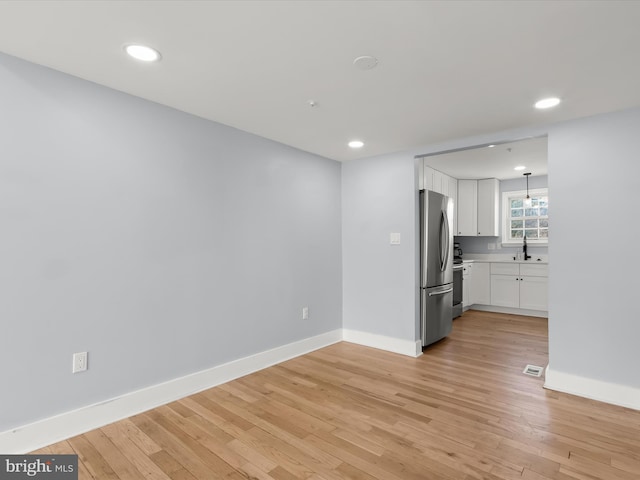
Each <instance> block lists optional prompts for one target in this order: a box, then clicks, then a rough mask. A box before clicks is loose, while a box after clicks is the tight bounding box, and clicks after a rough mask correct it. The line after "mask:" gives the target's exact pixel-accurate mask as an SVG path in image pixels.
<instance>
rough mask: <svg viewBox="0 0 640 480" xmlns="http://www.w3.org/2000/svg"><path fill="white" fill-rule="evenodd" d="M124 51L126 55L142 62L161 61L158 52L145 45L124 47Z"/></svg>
mask: <svg viewBox="0 0 640 480" xmlns="http://www.w3.org/2000/svg"><path fill="white" fill-rule="evenodd" d="M124 51H125V52H127V55H129V56H130V57H133V58H135V59H136V60H140V61H143V62H158V61H160V59H162V55H160V52H159V51H157V50H156V49H154V48H151V47H147V46H146V45H138V44H134V45H125V46H124Z"/></svg>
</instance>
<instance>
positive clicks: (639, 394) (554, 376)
mask: <svg viewBox="0 0 640 480" xmlns="http://www.w3.org/2000/svg"><path fill="white" fill-rule="evenodd" d="M544 388H548V389H549V390H556V391H558V392H563V393H570V394H571V395H578V396H579V397H586V398H590V399H592V400H598V401H599V402H605V403H611V404H613V405H620V406H622V407H627V408H633V409H634V410H640V388H634V387H628V386H626V385H619V384H616V383H609V382H604V381H602V380H595V379H593V378H586V377H579V376H577V375H572V374H569V373H564V372H557V371H555V370H552V369H550V368H549V367H548V366H547V371H546V374H545V382H544Z"/></svg>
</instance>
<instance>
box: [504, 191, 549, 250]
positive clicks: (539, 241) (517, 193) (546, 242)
mask: <svg viewBox="0 0 640 480" xmlns="http://www.w3.org/2000/svg"><path fill="white" fill-rule="evenodd" d="M526 194H527V191H526V190H515V191H511V192H502V203H501V204H500V207H501V209H502V245H504V246H506V247H514V246H518V245H522V243H523V242H522V241H514V240H510V239H509V231H510V229H509V226H508V220H509V214H508V213H507V212H510V208H507V207H508V205H507V201H508V199H509V197H517V196H525V195H526ZM529 195H546V196H547V197H548V196H549V189H548V188H530V189H529ZM527 245H542V246H544V245H549V239H548V238H545V239H533V238H527Z"/></svg>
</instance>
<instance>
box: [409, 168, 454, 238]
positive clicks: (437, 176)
mask: <svg viewBox="0 0 640 480" xmlns="http://www.w3.org/2000/svg"><path fill="white" fill-rule="evenodd" d="M420 166H421V172H420V179H419V182H418V184H419V185H420V188H424V189H425V190H431V191H433V192H438V193H441V194H442V195H446V196H447V197H450V198H452V199H453V232H454V235H457V233H455V232H457V228H458V227H457V223H458V213H457V211H458V180H457V179H455V178H453V177H450V176H449V175H447V174H445V173H442V172H439V171H438V170H434V169H433V168H431V167H430V166H428V165H427V164H426V163H425V161H424V160H423V161H422V162H421V165H420Z"/></svg>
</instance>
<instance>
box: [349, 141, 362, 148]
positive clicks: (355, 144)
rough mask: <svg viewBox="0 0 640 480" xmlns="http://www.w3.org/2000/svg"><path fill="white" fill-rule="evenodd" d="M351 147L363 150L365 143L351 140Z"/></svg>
mask: <svg viewBox="0 0 640 480" xmlns="http://www.w3.org/2000/svg"><path fill="white" fill-rule="evenodd" d="M349 146H350V147H351V148H362V147H364V142H362V141H360V140H351V141H350V142H349Z"/></svg>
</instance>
